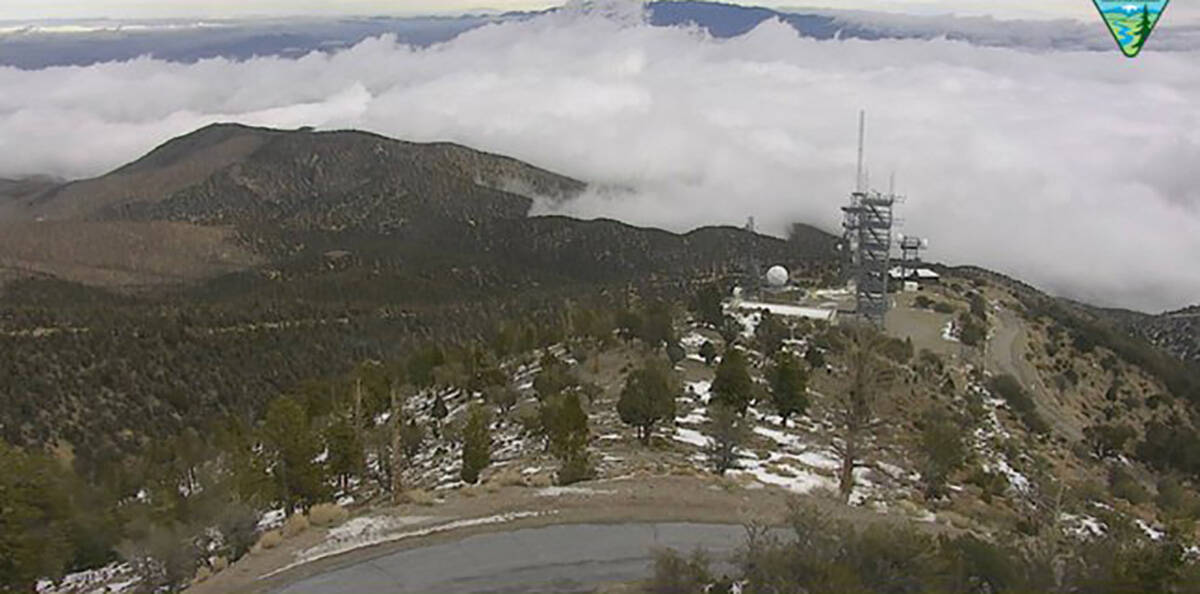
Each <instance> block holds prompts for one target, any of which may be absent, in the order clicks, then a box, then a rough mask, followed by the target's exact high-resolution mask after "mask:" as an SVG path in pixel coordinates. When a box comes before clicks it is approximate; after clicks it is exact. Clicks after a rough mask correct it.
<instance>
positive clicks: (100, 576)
mask: <svg viewBox="0 0 1200 594" xmlns="http://www.w3.org/2000/svg"><path fill="white" fill-rule="evenodd" d="M139 582H141V578H140V577H138V576H137V575H136V574H135V573H134V571H133V567H132V566H130V565H129V564H128V563H123V562H119V561H118V562H113V563H110V564H108V565H105V566H104V567H99V568H96V569H88V570H85V571H79V572H76V573H71V574H67V575H65V576H63V578H62V579H61V580H59V581H58V583H54V582H51V581H50V580H41V581H39V582H38V584H37V591H38V594H76V593H82V592H87V593H89V594H92V593H95V594H102V593H103V594H107V593H109V592H113V593H116V592H130V591H133V589H134V588H135V587H136V586H137V585H138V583H139Z"/></svg>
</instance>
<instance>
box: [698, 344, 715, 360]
mask: <svg viewBox="0 0 1200 594" xmlns="http://www.w3.org/2000/svg"><path fill="white" fill-rule="evenodd" d="M700 356H701V357H702V358H703V359H704V364H705V365H712V364H713V361H715V360H716V359H717V347H715V346H713V343H712V342H710V341H707V340H706V341H704V344H702V345H700Z"/></svg>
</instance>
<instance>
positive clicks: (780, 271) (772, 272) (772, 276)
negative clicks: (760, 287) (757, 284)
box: [767, 266, 788, 287]
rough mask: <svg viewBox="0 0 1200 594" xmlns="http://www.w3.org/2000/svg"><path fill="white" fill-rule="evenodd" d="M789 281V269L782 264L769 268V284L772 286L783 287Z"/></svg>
mask: <svg viewBox="0 0 1200 594" xmlns="http://www.w3.org/2000/svg"><path fill="white" fill-rule="evenodd" d="M787 283H788V270H787V268H784V267H782V266H772V267H771V268H770V269H769V270H767V284H768V285H771V286H772V287H782V286H784V285H786V284H787Z"/></svg>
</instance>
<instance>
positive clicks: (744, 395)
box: [712, 348, 754, 415]
mask: <svg viewBox="0 0 1200 594" xmlns="http://www.w3.org/2000/svg"><path fill="white" fill-rule="evenodd" d="M753 390H754V384H753V382H752V381H751V380H750V372H749V371H748V370H747V369H746V355H744V354H743V353H742V352H741V351H740V350H738V349H736V348H729V349H726V350H725V357H724V358H722V359H721V364H720V365H718V366H717V375H716V377H715V378H714V379H713V383H712V394H713V400H714V401H715V402H717V403H719V404H724V405H725V406H728V407H730V408H732V409H733V410H734V411H736V412H737V413H738V414H739V415H741V414H745V413H746V408H748V407H749V406H750V400H751V398H752V397H753Z"/></svg>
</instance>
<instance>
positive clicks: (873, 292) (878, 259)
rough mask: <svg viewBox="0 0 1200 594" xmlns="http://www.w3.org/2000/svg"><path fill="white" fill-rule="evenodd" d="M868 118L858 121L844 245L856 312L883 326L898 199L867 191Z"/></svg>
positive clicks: (889, 195)
mask: <svg viewBox="0 0 1200 594" xmlns="http://www.w3.org/2000/svg"><path fill="white" fill-rule="evenodd" d="M865 128H866V114H865V113H863V112H860V113H859V120H858V178H857V180H856V182H855V190H854V192H853V193H851V194H850V204H849V205H848V206H843V207H842V212H843V213H844V217H845V218H844V221H843V224H842V226H843V245H844V246H845V248H844V249H845V252H846V254H847V256H848V259H849V264H850V266H849V270H850V271H851V275H852V277H853V278H854V281H855V285H856V289H855V298H856V308H855V311H856V313H857V314H858V315H859V316H862V317H863V318H864V319H866V320H869V321H870V322H872V323H874V324H876V325H879V326H882V325H883V318H884V316H885V315H886V314H887V310H888V307H889V303H888V272H889V269H890V268H891V251H892V221H893V219H892V207H893V206H894V205H895V203H896V196H895V195H894V194H892V193H888V194H882V193H879V192H875V191H871V190H867V189H866V183H865V181H864V178H863V165H862V155H863V137H864V132H865Z"/></svg>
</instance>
